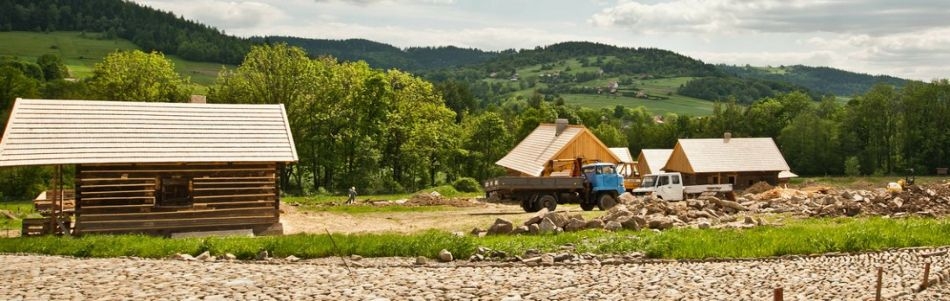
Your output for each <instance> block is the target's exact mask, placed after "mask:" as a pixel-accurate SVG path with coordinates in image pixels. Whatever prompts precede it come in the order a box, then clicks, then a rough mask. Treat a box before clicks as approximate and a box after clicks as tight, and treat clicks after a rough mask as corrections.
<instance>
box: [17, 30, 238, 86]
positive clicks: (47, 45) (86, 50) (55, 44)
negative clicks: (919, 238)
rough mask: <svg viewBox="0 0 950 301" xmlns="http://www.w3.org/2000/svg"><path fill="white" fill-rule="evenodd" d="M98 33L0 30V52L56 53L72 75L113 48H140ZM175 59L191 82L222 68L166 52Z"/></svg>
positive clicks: (204, 81) (81, 74)
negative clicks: (0, 45) (106, 37)
mask: <svg viewBox="0 0 950 301" xmlns="http://www.w3.org/2000/svg"><path fill="white" fill-rule="evenodd" d="M99 37H100V35H99V34H95V33H81V32H72V31H59V32H51V33H40V32H0V44H2V45H4V47H0V56H13V57H18V58H20V59H23V60H28V61H34V60H36V58H37V57H39V56H42V55H44V54H48V53H49V54H55V55H58V56H59V57H61V58H62V59H63V61H65V62H66V65H67V67H69V72H70V74H71V76H72V77H75V78H85V77H89V76H91V75H92V68H93V66H94V65H95V64H96V63H98V62H100V61H102V58H104V57H105V56H106V55H108V54H109V53H111V52H113V51H116V50H130V49H139V48H138V47H137V46H136V45H135V44H132V42H129V41H127V40H124V39H119V38H116V39H101V38H99ZM167 57H168V58H169V59H171V60H172V61H173V62H174V63H175V69H176V70H177V71H178V73H180V74H181V75H183V76H188V77H191V80H192V82H194V83H196V84H198V85H201V86H208V85H210V84H211V83H213V82H214V79H215V78H216V77H217V75H218V71H220V70H221V67H222V65H221V64H218V63H206V62H193V61H187V60H183V59H181V58H179V57H177V56H174V55H168V56H167Z"/></svg>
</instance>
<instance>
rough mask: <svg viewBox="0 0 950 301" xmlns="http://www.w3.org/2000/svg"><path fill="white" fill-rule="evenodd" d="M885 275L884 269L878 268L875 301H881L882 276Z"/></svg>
mask: <svg viewBox="0 0 950 301" xmlns="http://www.w3.org/2000/svg"><path fill="white" fill-rule="evenodd" d="M882 274H884V268H882V267H879V268H877V286H876V287H875V291H874V301H881V276H882Z"/></svg>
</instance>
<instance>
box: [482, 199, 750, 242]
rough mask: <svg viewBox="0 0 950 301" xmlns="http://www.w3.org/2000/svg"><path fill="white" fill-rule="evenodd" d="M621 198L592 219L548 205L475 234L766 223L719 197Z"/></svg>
mask: <svg viewBox="0 0 950 301" xmlns="http://www.w3.org/2000/svg"><path fill="white" fill-rule="evenodd" d="M621 200H622V203H621V204H618V205H617V206H614V207H613V208H610V209H609V210H607V212H605V213H604V215H602V216H600V217H597V218H593V219H590V220H585V219H584V217H583V216H582V215H581V214H579V213H569V212H565V211H555V212H549V211H548V210H547V209H541V211H538V212H537V213H536V214H535V215H534V216H533V217H531V218H529V219H528V220H527V221H525V222H524V223H523V224H521V225H518V226H515V225H514V224H513V223H512V222H511V221H509V220H506V219H503V218H498V219H496V220H495V222H494V223H493V224H492V225H491V226H489V227H488V229H487V230H482V229H478V228H476V229H474V230H472V234H473V235H496V234H544V233H559V232H574V231H580V230H586V229H605V230H608V231H617V230H621V229H627V230H640V229H655V230H665V229H670V228H673V227H685V226H695V227H697V228H721V227H751V226H755V225H762V224H764V222H763V221H762V220H761V219H759V218H754V217H752V216H748V215H747V216H745V217H743V218H742V219H741V220H740V218H739V217H737V214H738V213H740V212H746V211H749V209H748V208H745V206H743V205H741V204H739V203H736V202H732V201H728V200H720V199H718V198H715V197H705V198H703V199H699V200H696V199H691V200H688V201H686V202H675V203H672V202H666V201H663V200H655V199H650V198H646V199H638V198H635V197H633V196H631V195H629V194H625V195H624V196H622V197H621Z"/></svg>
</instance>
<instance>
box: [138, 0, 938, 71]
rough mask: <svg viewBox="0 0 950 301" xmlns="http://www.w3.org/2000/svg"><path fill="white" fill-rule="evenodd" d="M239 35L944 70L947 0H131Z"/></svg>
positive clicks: (865, 68) (715, 61) (767, 63)
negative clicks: (604, 47)
mask: <svg viewBox="0 0 950 301" xmlns="http://www.w3.org/2000/svg"><path fill="white" fill-rule="evenodd" d="M133 1H135V2H137V3H140V4H144V5H146V6H150V7H152V8H156V9H160V10H163V11H171V12H173V13H175V14H176V15H179V16H184V17H185V18H186V19H191V20H195V21H197V22H200V23H204V24H207V25H210V26H214V27H215V28H218V29H220V30H223V31H224V32H225V33H227V34H230V35H236V36H241V37H248V36H264V35H284V36H296V37H303V38H315V39H351V38H360V39H368V40H373V41H377V42H382V43H386V44H391V45H393V46H396V47H400V48H405V47H413V46H449V45H452V46H457V47H464V48H478V49H482V50H505V49H525V48H535V47H537V46H546V45H551V44H555V43H559V42H565V41H591V42H600V43H605V44H610V45H617V46H623V47H652V48H661V49H667V50H671V51H674V52H677V53H680V54H683V55H687V56H690V57H692V58H695V59H699V60H702V61H704V62H706V63H713V64H718V63H724V64H735V65H746V64H748V65H752V66H782V65H798V64H801V65H809V66H829V67H834V68H839V69H844V70H848V71H854V72H860V73H868V74H872V75H879V74H885V75H892V76H897V77H902V78H908V79H916V80H924V81H931V80H934V79H945V78H950V1H944V0H928V1H924V0H902V1H892V0H667V1H659V0H636V1H633V0H616V1H606V0H544V1H541V0H536V1H529V0H281V1H265V0H257V1H240V0H133Z"/></svg>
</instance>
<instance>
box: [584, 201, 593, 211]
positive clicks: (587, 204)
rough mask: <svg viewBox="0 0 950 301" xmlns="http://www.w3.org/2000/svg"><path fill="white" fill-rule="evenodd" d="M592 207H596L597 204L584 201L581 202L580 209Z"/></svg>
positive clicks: (586, 209)
mask: <svg viewBox="0 0 950 301" xmlns="http://www.w3.org/2000/svg"><path fill="white" fill-rule="evenodd" d="M594 207H597V204H594V203H590V202H586V201H582V202H581V209H583V210H584V211H591V210H594Z"/></svg>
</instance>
